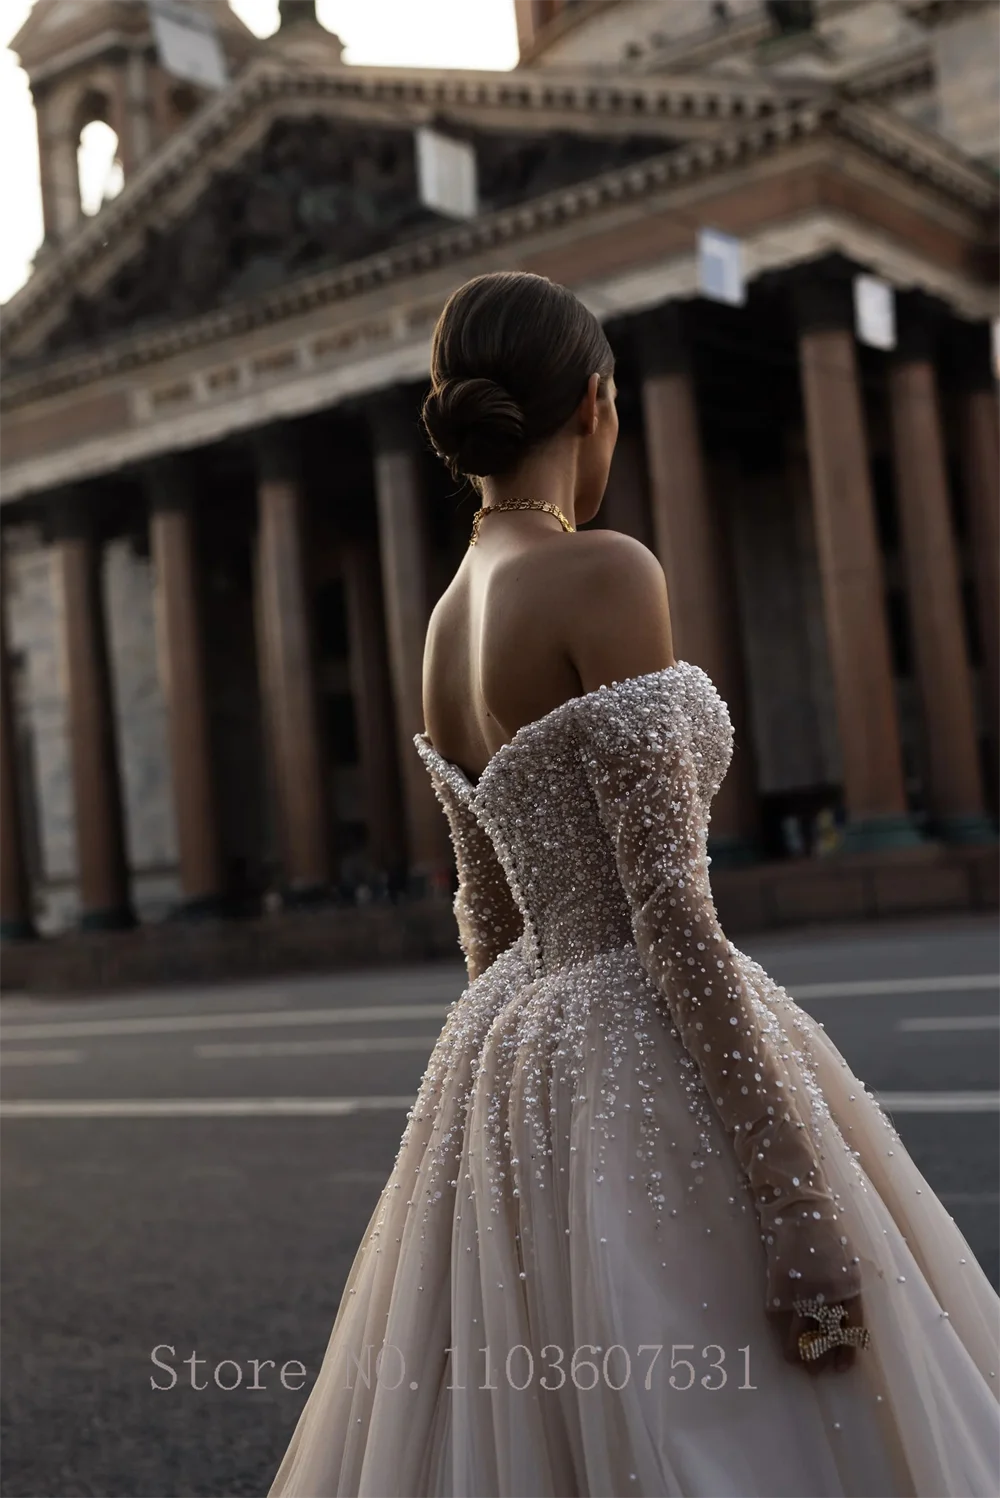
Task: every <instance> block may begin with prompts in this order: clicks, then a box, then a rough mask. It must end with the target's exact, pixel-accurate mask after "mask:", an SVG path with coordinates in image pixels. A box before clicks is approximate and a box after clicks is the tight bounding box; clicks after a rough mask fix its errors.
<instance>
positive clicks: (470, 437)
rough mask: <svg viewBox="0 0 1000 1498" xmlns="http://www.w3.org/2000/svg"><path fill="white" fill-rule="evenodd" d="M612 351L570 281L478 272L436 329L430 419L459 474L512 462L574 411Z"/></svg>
mask: <svg viewBox="0 0 1000 1498" xmlns="http://www.w3.org/2000/svg"><path fill="white" fill-rule="evenodd" d="M614 366H615V360H614V355H613V354H612V352H611V345H610V344H609V343H608V340H607V338H606V337H605V334H604V329H603V328H602V327H601V325H600V323H599V322H598V320H597V318H596V317H595V316H594V314H593V313H592V312H590V311H588V310H587V308H586V307H585V306H584V305H583V303H582V302H581V301H579V300H578V299H577V298H576V297H575V296H574V295H573V293H572V292H571V291H568V290H567V289H566V287H565V286H558V285H557V284H556V283H555V282H554V281H550V280H548V279H547V277H545V276H533V275H529V274H528V273H526V272H523V271H496V272H494V273H493V274H491V275H486V276H476V277H475V278H474V279H473V280H471V281H466V282H465V284H464V286H460V287H459V288H458V290H457V291H455V292H453V293H452V295H451V296H450V297H449V298H448V301H447V303H446V304H445V308H444V311H443V312H442V313H441V316H440V317H439V318H438V322H437V326H436V327H435V329H434V340H433V344H432V346H431V389H430V392H429V394H428V396H427V398H426V400H425V401H424V406H423V412H422V415H423V421H424V426H425V427H426V429H427V435H428V436H429V437H430V439H431V444H432V446H433V448H434V451H435V452H436V453H437V455H438V457H440V458H442V459H443V460H444V462H445V463H446V464H447V466H448V469H449V471H450V473H451V474H452V476H453V477H454V478H458V477H460V476H461V475H469V476H477V477H485V476H486V475H487V474H493V473H507V472H509V471H510V469H512V468H515V467H516V466H517V464H518V463H519V462H520V460H521V459H522V458H523V457H524V455H525V454H526V453H527V452H528V450H529V449H530V448H532V447H534V446H535V444H536V443H538V442H543V441H544V440H545V439H546V438H547V437H551V436H553V435H554V434H555V433H556V432H558V431H559V429H560V427H562V426H564V425H565V424H566V422H567V421H569V419H570V417H571V416H572V414H573V412H574V411H575V409H576V407H577V406H578V405H579V403H580V401H581V400H582V399H583V397H584V395H585V394H586V391H587V381H588V380H589V379H590V376H591V375H592V374H599V375H600V376H601V378H602V380H607V379H609V378H610V376H611V375H612V373H613V372H614Z"/></svg>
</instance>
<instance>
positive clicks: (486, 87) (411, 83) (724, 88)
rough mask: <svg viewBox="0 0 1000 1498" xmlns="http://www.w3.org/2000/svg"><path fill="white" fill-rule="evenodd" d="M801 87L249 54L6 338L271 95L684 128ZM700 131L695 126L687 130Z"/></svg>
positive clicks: (93, 223)
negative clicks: (303, 60) (311, 62)
mask: <svg viewBox="0 0 1000 1498" xmlns="http://www.w3.org/2000/svg"><path fill="white" fill-rule="evenodd" d="M814 93H815V90H813V89H811V88H807V87H802V86H796V87H794V88H781V87H777V88H776V87H775V86H774V85H772V84H770V83H766V82H764V83H760V82H751V83H744V82H743V81H742V80H740V81H738V82H734V81H733V80H731V79H713V78H683V79H681V78H676V77H671V78H667V79H651V80H647V79H636V78H629V77H626V76H624V75H618V74H612V75H607V74H606V75H603V76H601V77H600V78H596V77H594V76H593V75H586V74H580V73H574V74H560V75H559V76H558V77H553V76H545V75H542V74H522V73H517V72H502V73H485V72H478V71H477V72H461V71H458V70H452V69H437V70H431V69H416V68H361V67H351V68H345V67H338V68H336V69H335V70H332V69H331V70H330V71H320V72H313V71H308V70H306V69H301V68H299V69H293V68H290V67H288V66H278V65H276V64H275V63H274V62H273V61H272V60H270V59H261V60H260V61H258V62H257V63H255V64H254V65H253V66H252V67H250V68H249V69H248V70H247V72H246V73H245V74H244V75H243V76H242V78H241V79H239V80H238V81H237V82H236V83H235V84H234V85H233V87H232V88H231V89H227V90H226V91H225V93H223V94H221V95H220V96H219V97H218V98H217V99H215V100H213V101H212V102H211V103H210V104H209V105H208V106H207V107H206V108H205V109H204V110H203V111H201V112H200V113H199V114H198V115H197V116H196V117H195V118H193V119H192V120H191V121H190V123H189V124H188V125H187V126H186V127H185V128H184V129H182V130H181V131H179V132H178V133H177V134H176V135H175V136H173V137H172V138H171V139H170V140H169V141H168V142H167V143H166V144H165V145H164V146H163V148H162V149H161V150H160V151H158V152H157V153H156V155H155V156H154V157H152V158H150V160H149V161H148V162H147V163H146V164H145V165H144V167H143V168H142V169H141V170H140V171H139V172H138V173H137V174H136V176H135V177H134V179H133V180H132V182H131V183H130V184H129V185H128V186H127V187H126V188H125V191H124V192H122V193H121V194H120V196H119V197H117V198H115V199H114V200H113V201H112V202H110V203H108V204H106V205H105V207H104V208H102V210H101V212H100V213H99V214H98V215H96V216H95V217H94V218H93V219H90V220H89V221H86V222H84V223H83V224H82V225H81V226H80V228H79V229H78V231H77V232H76V233H75V234H74V236H73V238H72V239H71V240H69V242H68V243H67V244H65V245H63V246H60V247H59V248H58V249H57V250H55V251H54V252H53V253H52V254H50V255H49V256H48V257H47V258H46V259H45V261H44V263H42V264H40V265H39V266H38V267H37V269H36V270H35V272H34V274H33V275H32V276H31V278H30V279H29V280H28V281H27V283H26V284H25V285H24V286H23V287H22V288H21V290H20V291H18V292H16V293H15V295H14V296H13V297H12V298H11V299H10V301H9V302H8V303H7V304H6V306H5V308H4V321H5V325H6V333H7V338H8V342H10V341H13V340H14V339H16V338H17V336H18V335H19V333H20V332H21V330H22V329H23V328H24V327H25V326H26V325H27V324H28V323H29V321H30V320H31V319H33V318H35V317H38V316H41V315H44V313H45V312H46V310H47V309H48V308H49V307H50V306H51V305H52V303H53V302H55V301H58V299H59V298H60V297H62V296H63V295H64V294H65V289H66V284H67V282H68V281H70V282H76V281H78V280H79V279H80V277H82V276H83V275H84V274H85V273H86V272H87V271H88V269H89V268H90V267H91V266H92V265H93V264H94V262H95V261H96V260H98V259H99V258H100V256H101V254H102V252H103V251H104V250H105V249H106V247H107V245H108V243H109V241H112V240H119V239H120V238H121V237H122V236H123V235H124V234H126V233H127V232H129V231H130V230H131V229H133V228H135V227H136V226H137V225H138V224H139V222H140V221H141V220H142V219H143V218H144V217H145V215H146V214H147V213H151V212H153V211H155V209H156V208H157V207H158V206H161V205H162V200H163V198H164V195H165V194H169V193H170V192H171V191H172V190H173V189H174V188H175V187H176V186H177V184H179V183H188V182H189V180H190V177H191V175H192V173H196V172H198V171H199V169H200V170H202V171H205V172H206V175H207V174H208V172H209V171H210V170H211V165H210V163H209V165H208V168H207V169H206V158H207V157H208V156H209V154H210V153H211V152H213V151H214V150H216V149H217V148H218V147H219V146H220V145H221V143H222V142H223V141H224V140H225V139H226V138H227V137H228V136H229V135H231V134H232V133H234V132H236V131H238V130H239V128H240V127H241V125H243V123H244V122H245V121H246V120H248V119H249V118H251V117H252V116H253V115H254V113H256V112H259V111H260V110H261V109H262V108H264V107H265V106H267V105H270V104H273V103H276V102H280V101H282V100H294V101H296V102H297V103H299V104H301V102H302V101H304V100H315V101H316V103H317V104H326V105H328V106H329V105H330V104H333V105H336V104H337V103H344V104H355V105H358V104H361V105H368V106H375V107H381V108H384V109H385V110H386V111H387V119H391V121H392V123H393V124H395V125H397V126H398V125H399V124H400V122H401V120H403V121H405V122H406V123H408V124H412V123H418V122H420V121H422V120H430V119H432V118H433V116H434V115H435V114H436V113H439V112H441V111H443V110H447V109H449V108H453V109H463V110H471V111H473V112H475V111H476V110H477V109H480V110H483V111H486V110H493V111H497V110H499V111H500V112H501V113H502V114H505V115H508V116H509V119H510V124H511V127H512V128H513V129H515V130H517V129H520V130H526V129H532V128H535V126H534V121H533V119H532V116H533V115H535V114H539V113H542V112H544V111H546V110H566V111H568V112H569V113H571V114H577V115H578V116H579V119H580V128H581V129H583V128H587V129H590V130H591V131H597V132H599V131H600V129H601V125H602V123H604V122H608V121H611V120H614V121H616V122H618V123H619V125H620V124H621V123H624V124H626V125H632V126H633V127H636V128H638V127H640V126H641V127H642V128H644V129H648V128H650V127H651V126H652V127H656V126H658V127H659V128H662V129H664V131H665V133H666V131H667V130H669V129H670V128H671V127H673V128H675V129H676V130H677V131H678V132H679V133H681V134H683V132H684V128H685V125H687V127H688V128H689V129H690V128H692V127H693V126H695V125H699V126H704V125H711V126H712V127H713V128H715V129H719V130H721V129H724V128H725V126H726V125H727V123H729V122H731V121H733V120H742V119H751V120H753V119H761V118H765V117H766V116H768V115H770V114H772V113H774V112H775V111H777V110H779V109H781V108H782V107H787V106H788V104H789V103H792V102H798V101H801V100H803V99H807V98H811V97H813V96H814ZM699 133H700V131H699Z"/></svg>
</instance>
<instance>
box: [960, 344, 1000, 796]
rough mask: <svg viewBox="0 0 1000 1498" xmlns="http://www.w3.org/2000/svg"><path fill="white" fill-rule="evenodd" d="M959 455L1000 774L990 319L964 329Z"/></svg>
mask: <svg viewBox="0 0 1000 1498" xmlns="http://www.w3.org/2000/svg"><path fill="white" fill-rule="evenodd" d="M961 331H962V332H963V333H964V334H965V336H964V338H962V339H961V340H960V341H959V349H958V353H959V356H960V365H959V375H960V389H959V392H958V398H957V403H956V404H957V415H958V443H959V447H958V455H959V463H960V472H961V481H962V501H963V505H964V508H965V517H966V529H967V533H968V541H969V560H970V563H971V569H970V570H971V573H972V586H973V589H974V592H975V603H976V615H977V620H978V624H979V639H980V652H981V657H982V672H981V698H982V708H983V718H984V721H985V726H986V737H987V741H988V744H989V760H990V764H989V768H990V773H991V776H992V779H993V784H994V786H996V783H997V779H998V777H1000V420H998V405H997V385H996V380H995V379H994V376H993V371H992V369H991V367H990V330H989V327H988V325H986V324H985V323H983V324H980V325H978V326H976V327H974V328H973V327H970V328H968V329H964V328H963V329H962V330H961Z"/></svg>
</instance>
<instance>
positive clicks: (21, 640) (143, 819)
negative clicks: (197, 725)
mask: <svg viewBox="0 0 1000 1498" xmlns="http://www.w3.org/2000/svg"><path fill="white" fill-rule="evenodd" d="M104 597H105V608H106V612H107V623H108V650H109V654H110V658H111V669H112V677H113V693H114V703H115V719H116V725H117V730H118V752H119V757H120V763H121V774H122V794H123V797H124V802H125V824H126V838H127V847H128V856H129V864H130V867H131V869H132V874H133V897H134V900H135V903H136V907H137V909H138V911H139V913H140V915H141V916H143V917H144V918H146V919H149V918H155V917H156V916H159V915H162V914H164V913H165V911H166V910H167V909H168V908H169V906H170V905H171V904H172V903H173V902H174V900H175V899H176V897H177V891H178V886H177V877H176V863H177V846H176V837H175V833H174V823H173V792H172V787H171V782H170V765H169V757H168V752H167V736H166V708H165V704H164V700H163V694H162V691H161V688H160V680H159V672H158V669H157V655H156V632H155V625H154V618H153V591H152V573H151V568H150V564H149V562H148V560H146V559H144V558H143V557H141V556H137V555H136V553H135V551H134V549H133V547H132V546H131V544H130V543H129V542H128V541H127V540H118V541H114V542H112V543H111V544H110V545H109V546H108V547H107V549H106V552H105V562H104ZM7 610H8V619H9V623H10V646H11V651H12V653H13V656H14V663H15V682H16V697H17V705H18V735H17V738H18V745H19V749H20V751H21V757H22V765H21V782H22V793H23V797H24V803H25V813H26V818H25V820H26V824H27V829H28V832H27V837H28V845H29V846H28V860H29V866H30V871H31V880H32V889H33V894H34V900H35V908H36V917H37V920H38V924H39V928H40V929H41V930H42V931H43V932H45V933H52V932H56V931H61V930H63V929H65V928H66V927H67V926H69V925H71V924H72V923H73V921H74V920H75V919H76V916H77V914H78V909H79V901H78V896H77V887H76V877H77V859H76V839H75V834H74V812H73V787H72V776H71V769H70V756H69V736H68V718H67V684H66V668H65V662H64V659H63V645H62V596H61V591H60V588H59V586H58V581H57V574H56V571H55V568H54V566H53V553H52V551H51V549H50V548H49V547H47V546H45V545H43V543H42V538H41V536H40V534H39V533H38V531H37V530H34V529H30V528H27V527H22V528H20V529H17V530H13V529H12V530H11V532H10V533H9V542H8V546H7Z"/></svg>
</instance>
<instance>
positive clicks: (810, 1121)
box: [415, 661, 860, 1309]
mask: <svg viewBox="0 0 1000 1498" xmlns="http://www.w3.org/2000/svg"><path fill="white" fill-rule="evenodd" d="M415 742H416V745H417V748H418V750H419V752H420V753H421V755H422V756H423V758H424V760H425V763H426V764H427V766H428V768H429V770H430V772H431V776H432V779H433V781H434V785H435V789H436V790H437V794H438V796H439V797H440V799H441V800H442V802H443V804H444V807H445V810H446V811H447V813H448V817H449V821H450V824H451V829H452V836H453V838H454V839H455V852H456V858H457V860H458V865H459V892H458V896H457V897H456V915H457V916H458V919H459V930H460V933H461V936H462V945H463V948H464V949H465V952H466V958H467V961H469V968H470V973H474V972H475V971H480V972H482V971H485V970H486V969H485V967H484V966H483V964H488V963H489V962H490V961H493V960H494V959H495V957H496V956H499V954H500V952H502V951H504V950H505V949H506V948H508V947H512V944H513V942H514V940H515V938H516V936H517V932H516V929H515V924H514V922H512V920H511V919H510V917H511V915H512V908H513V909H516V911H517V912H519V915H520V920H521V922H522V923H523V931H522V932H521V935H520V940H519V942H518V946H517V948H516V949H513V950H514V951H515V952H516V957H517V961H518V962H519V963H521V964H522V965H523V970H524V975H525V983H526V984H527V985H528V987H529V990H531V989H535V988H536V985H537V989H536V992H537V997H538V1002H539V1004H540V1005H541V1006H542V1007H543V1008H545V1005H546V1002H547V1001H548V1000H549V999H550V998H551V1003H550V1005H549V1008H550V1010H551V1013H550V1014H549V1018H550V1020H552V1021H555V1019H556V1017H557V1015H558V1013H559V1011H560V1007H561V1004H562V1002H563V1000H562V999H560V998H558V997H557V995H558V994H560V993H562V994H563V996H564V997H565V993H566V985H567V982H568V983H569V987H570V989H572V988H573V974H574V973H576V986H577V988H581V987H582V988H583V989H587V987H588V984H589V982H590V980H589V978H588V977H587V972H588V968H589V967H590V966H592V965H593V963H594V959H597V958H598V954H600V953H602V952H603V953H614V952H616V951H617V952H619V953H620V954H621V956H620V963H621V973H625V972H626V971H627V970H629V969H631V970H632V971H635V970H636V968H638V969H640V970H641V971H642V973H643V974H644V975H645V980H646V981H647V982H648V983H649V984H650V985H651V987H652V989H653V990H655V991H656V992H658V994H659V995H660V997H661V998H662V999H663V1001H664V1002H665V1006H666V1014H667V1015H669V1019H670V1021H671V1023H672V1024H673V1026H674V1027H675V1028H676V1033H677V1034H678V1036H679V1037H680V1039H681V1041H682V1043H683V1045H684V1048H685V1050H686V1051H687V1053H688V1055H689V1056H690V1057H691V1059H692V1060H693V1061H694V1062H695V1063H696V1064H697V1067H698V1071H699V1073H700V1075H701V1079H702V1082H703V1084H704V1087H705V1089H706V1092H707V1095H708V1097H709V1098H710V1099H711V1102H712V1105H713V1106H714V1108H715V1110H716V1112H717V1113H718V1115H719V1117H720V1119H721V1120H722V1122H723V1124H724V1126H725V1128H726V1131H727V1133H728V1134H729V1136H730V1139H731V1140H732V1144H733V1148H734V1151H735V1154H736V1157H737V1159H738V1160H739V1162H740V1164H741V1166H742V1167H743V1170H744V1172H745V1174H746V1178H747V1183H748V1185H749V1187H750V1190H751V1192H752V1194H753V1197H754V1200H755V1203H756V1206H757V1210H758V1215H759V1219H760V1225H761V1237H762V1240H763V1242H764V1244H765V1247H766V1253H767V1261H768V1284H767V1298H768V1304H769V1305H770V1306H771V1307H772V1308H775V1309H788V1308H789V1307H790V1306H791V1305H792V1303H793V1301H794V1299H795V1298H796V1297H808V1296H810V1295H812V1296H823V1297H824V1298H826V1299H827V1300H831V1299H833V1300H842V1299H844V1298H846V1297H849V1296H851V1295H855V1294H857V1293H858V1292H859V1287H860V1276H859V1272H858V1268H857V1263H858V1260H857V1257H856V1256H855V1255H853V1254H852V1252H851V1247H850V1245H849V1243H848V1240H847V1238H846V1236H845V1235H844V1234H843V1231H842V1226H841V1210H840V1204H839V1202H838V1201H837V1199H836V1195H835V1193H834V1192H833V1190H832V1189H831V1186H830V1183H829V1180H828V1179H827V1176H826V1172H825V1168H824V1165H823V1161H822V1158H821V1153H822V1152H821V1149H820V1147H819V1143H818V1134H817V1133H816V1132H815V1130H814V1127H813V1126H812V1125H814V1118H813V1113H814V1111H815V1107H816V1103H817V1099H816V1089H815V1087H814V1086H813V1085H812V1084H811V1081H810V1073H809V1069H808V1065H806V1064H805V1058H804V1057H802V1056H800V1055H799V1054H797V1052H796V1048H795V1047H793V1046H791V1045H790V1044H789V1041H788V1036H787V1033H786V1032H785V1030H784V1029H783V1027H782V1024H781V1022H780V1019H779V1016H778V1013H777V1012H776V1009H775V1007H774V1003H773V1001H774V998H775V995H773V994H772V995H770V997H769V999H767V1000H765V999H764V998H763V997H762V995H761V992H760V990H759V983H758V978H759V976H760V974H759V970H758V969H757V968H756V965H755V964H753V963H752V962H751V961H750V959H748V958H747V957H746V956H745V955H744V954H743V953H741V952H739V951H738V950H737V949H736V948H735V947H734V946H733V945H732V943H731V942H729V941H728V940H727V938H726V936H725V934H724V933H723V931H722V929H721V927H720V925H719V921H718V917H717V915H716V911H715V906H714V902H713V900H712V893H711V887H710V883H709V877H708V863H709V858H708V852H707V843H708V820H709V808H710V805H711V801H712V798H713V796H714V795H715V793H716V791H717V790H718V788H719V785H720V784H721V782H722V778H723V776H724V774H725V772H726V770H727V769H728V766H729V761H730V758H731V756H732V747H733V729H732V724H731V722H730V718H729V714H728V711H727V709H726V706H725V704H724V703H723V701H722V699H721V698H720V697H719V694H718V692H717V691H716V690H715V687H714V686H713V684H712V682H711V681H710V680H709V678H708V677H707V676H706V675H705V673H704V672H703V671H701V670H700V669H699V668H698V667H697V666H693V665H690V664H688V663H687V662H684V661H680V662H677V663H676V664H675V665H673V666H670V667H667V668H666V669H665V670H662V671H654V672H651V673H650V674H649V675H647V676H640V677H635V678H633V679H630V680H627V681H621V682H617V683H615V684H613V685H612V686H608V687H600V688H598V689H597V690H596V691H594V692H587V693H584V694H583V695H582V696H580V697H575V698H572V699H571V700H570V701H569V702H565V703H563V704H562V705H561V706H560V707H558V708H555V709H554V710H553V711H552V712H550V713H547V714H546V715H545V716H544V717H543V718H539V719H538V720H537V721H536V722H533V723H528V724H526V725H525V726H524V727H523V728H521V729H520V730H519V731H518V732H517V733H516V734H515V735H514V737H513V738H512V739H511V740H510V742H509V743H507V744H505V745H504V746H503V747H502V748H501V749H499V750H498V751H497V753H496V754H494V756H493V758H492V759H491V760H490V762H489V763H488V765H487V766H486V768H485V770H484V771H483V773H482V774H481V775H480V777H479V779H478V781H477V782H476V784H475V785H473V784H472V783H471V782H470V781H469V779H468V778H467V777H466V776H465V775H464V774H463V773H462V771H461V770H459V769H458V768H457V767H456V766H455V765H452V764H449V763H448V761H446V760H444V759H442V757H441V756H440V755H439V754H437V752H436V750H435V749H434V748H433V746H432V745H431V744H430V742H429V741H428V739H427V738H426V736H425V735H418V736H417V738H416V741H415ZM487 840H488V841H487ZM504 902H506V904H505V903H504ZM498 911H500V912H502V913H503V918H502V920H501V921H500V924H499V925H498V914H497V912H498ZM501 927H503V928H504V929H501ZM470 953H475V960H474V961H473V960H471V959H470ZM601 981H604V980H601ZM771 986H772V987H773V985H771ZM595 991H596V992H600V991H601V982H597V987H596V990H595ZM567 1043H568V1042H567Z"/></svg>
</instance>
